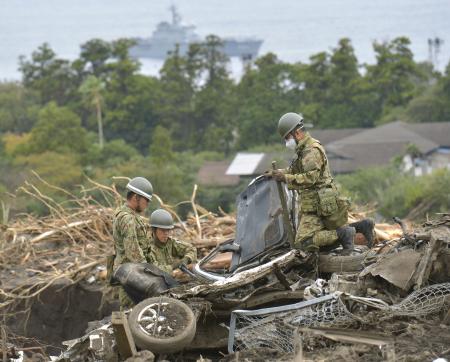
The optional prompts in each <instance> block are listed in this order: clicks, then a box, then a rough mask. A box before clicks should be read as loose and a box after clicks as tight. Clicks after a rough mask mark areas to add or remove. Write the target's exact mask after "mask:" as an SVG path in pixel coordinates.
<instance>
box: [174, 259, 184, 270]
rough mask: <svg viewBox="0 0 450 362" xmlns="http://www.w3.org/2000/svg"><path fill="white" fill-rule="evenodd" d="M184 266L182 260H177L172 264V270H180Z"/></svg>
mask: <svg viewBox="0 0 450 362" xmlns="http://www.w3.org/2000/svg"><path fill="white" fill-rule="evenodd" d="M181 264H182V261H181V259H178V258H175V259H174V260H173V262H172V270H175V269H178V268H179V267H180V265H181Z"/></svg>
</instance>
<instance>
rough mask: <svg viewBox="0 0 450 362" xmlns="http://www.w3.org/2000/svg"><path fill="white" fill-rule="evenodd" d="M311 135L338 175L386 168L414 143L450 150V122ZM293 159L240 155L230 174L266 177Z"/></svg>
mask: <svg viewBox="0 0 450 362" xmlns="http://www.w3.org/2000/svg"><path fill="white" fill-rule="evenodd" d="M309 132H310V133H311V136H312V137H314V138H316V139H318V140H319V141H320V142H321V143H322V144H323V145H324V146H325V149H326V150H327V154H328V158H329V161H330V166H331V169H332V171H333V172H334V173H346V172H351V171H354V170H357V169H360V168H365V167H371V166H381V165H386V164H388V163H389V162H390V161H391V160H392V158H394V157H396V156H399V155H401V154H402V153H404V152H405V150H406V148H407V146H408V145H410V144H413V145H415V146H416V147H417V148H418V149H419V151H420V152H422V153H423V154H427V153H429V152H431V151H433V150H436V149H438V148H440V147H450V122H440V123H439V122H436V123H405V122H401V121H397V122H392V123H387V124H384V125H381V126H378V127H376V128H344V129H324V130H322V129H312V130H310V131H309ZM291 157H292V155H291V154H290V153H289V152H283V153H281V154H275V153H267V154H264V153H246V152H239V153H238V154H237V155H236V157H235V159H234V160H233V162H232V164H231V165H230V168H229V169H228V170H227V174H228V175H241V176H245V175H248V176H250V175H258V174H262V173H263V172H264V171H265V170H268V169H270V168H271V162H272V160H274V159H276V160H278V161H279V162H278V163H279V165H277V167H285V166H286V165H287V163H288V162H287V161H288V160H289V158H291ZM231 166H233V167H231Z"/></svg>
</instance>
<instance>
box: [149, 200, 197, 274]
mask: <svg viewBox="0 0 450 362" xmlns="http://www.w3.org/2000/svg"><path fill="white" fill-rule="evenodd" d="M150 226H151V227H152V234H153V235H152V236H153V237H152V240H151V250H150V255H149V263H152V264H154V265H155V266H157V267H158V268H159V269H161V270H163V271H165V272H166V273H169V274H171V273H172V271H173V270H175V269H177V268H178V267H179V266H180V265H181V264H186V265H187V264H190V263H193V262H196V261H197V250H196V249H195V247H194V246H192V245H191V244H189V243H186V242H184V241H179V240H175V239H173V238H171V237H170V231H171V230H172V229H173V218H172V215H170V213H169V212H168V211H166V210H163V209H158V210H155V211H153V213H152V214H151V216H150Z"/></svg>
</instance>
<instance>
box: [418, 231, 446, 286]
mask: <svg viewBox="0 0 450 362" xmlns="http://www.w3.org/2000/svg"><path fill="white" fill-rule="evenodd" d="M441 246H442V239H441V238H440V235H439V234H438V233H437V232H434V231H432V232H431V238H430V243H429V244H428V246H427V248H426V250H425V253H424V255H423V257H422V259H421V260H420V262H419V266H418V267H417V274H416V275H417V279H416V280H417V281H416V284H415V287H414V288H415V289H416V290H417V289H420V288H422V287H423V286H424V285H425V283H426V282H427V281H428V277H429V276H430V272H431V267H432V266H433V262H434V261H435V260H436V258H437V256H438V253H439V250H440V249H441Z"/></svg>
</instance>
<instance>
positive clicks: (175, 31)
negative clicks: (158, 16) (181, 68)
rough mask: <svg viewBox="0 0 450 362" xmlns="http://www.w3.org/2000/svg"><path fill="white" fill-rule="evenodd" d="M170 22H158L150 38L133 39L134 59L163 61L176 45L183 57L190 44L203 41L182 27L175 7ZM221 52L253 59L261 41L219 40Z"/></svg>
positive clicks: (131, 51)
mask: <svg viewBox="0 0 450 362" xmlns="http://www.w3.org/2000/svg"><path fill="white" fill-rule="evenodd" d="M170 11H171V13H172V22H171V23H169V22H167V21H163V22H160V23H159V24H158V25H157V27H156V29H155V30H154V31H153V34H152V36H151V37H150V38H134V39H133V40H135V42H136V44H135V45H134V46H133V47H132V48H131V49H130V55H131V56H132V57H134V58H156V59H165V58H166V57H167V53H168V52H170V51H173V50H174V49H175V45H176V44H178V46H179V51H180V55H185V54H186V53H187V51H188V49H189V44H191V43H201V42H202V41H203V39H202V38H201V37H200V36H198V35H197V34H196V33H195V26H194V25H183V24H182V23H181V17H180V15H179V13H178V12H177V9H176V7H175V6H171V7H170ZM221 39H222V41H223V50H222V51H223V52H224V53H225V54H226V55H228V56H229V57H240V58H242V59H246V60H248V59H253V58H255V57H256V56H257V54H258V51H259V48H260V47H261V44H262V42H263V41H262V40H260V39H256V38H221Z"/></svg>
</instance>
